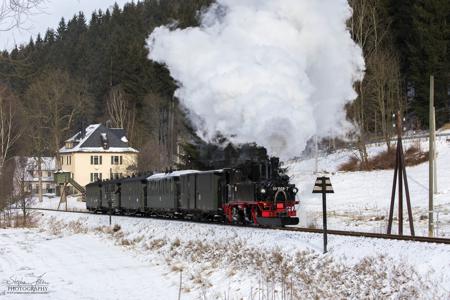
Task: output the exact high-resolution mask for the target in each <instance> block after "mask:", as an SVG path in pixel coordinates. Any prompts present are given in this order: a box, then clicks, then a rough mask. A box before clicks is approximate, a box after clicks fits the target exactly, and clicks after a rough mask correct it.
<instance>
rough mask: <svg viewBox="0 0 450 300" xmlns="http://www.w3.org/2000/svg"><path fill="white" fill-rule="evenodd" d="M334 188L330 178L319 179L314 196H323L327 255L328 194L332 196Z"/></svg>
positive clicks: (324, 234) (324, 236)
mask: <svg viewBox="0 0 450 300" xmlns="http://www.w3.org/2000/svg"><path fill="white" fill-rule="evenodd" d="M332 193H334V191H333V186H332V185H331V180H330V177H325V176H323V177H317V179H316V183H315V184H314V189H313V194H322V209H323V253H327V194H332Z"/></svg>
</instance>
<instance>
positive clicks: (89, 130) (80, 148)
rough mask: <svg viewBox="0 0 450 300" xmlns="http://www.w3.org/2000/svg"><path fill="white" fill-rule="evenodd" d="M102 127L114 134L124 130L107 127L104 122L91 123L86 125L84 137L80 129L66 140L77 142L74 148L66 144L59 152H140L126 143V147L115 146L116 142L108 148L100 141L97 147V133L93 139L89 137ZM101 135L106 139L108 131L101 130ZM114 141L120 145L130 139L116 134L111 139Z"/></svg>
mask: <svg viewBox="0 0 450 300" xmlns="http://www.w3.org/2000/svg"><path fill="white" fill-rule="evenodd" d="M100 127H101V128H103V129H101V130H110V131H111V130H112V132H113V133H112V134H113V135H114V134H115V135H117V134H118V133H119V131H120V130H123V129H118V128H108V129H107V128H106V127H104V126H102V124H92V125H89V126H88V127H86V130H85V134H84V137H83V138H81V131H79V132H77V133H76V134H75V135H74V136H72V137H71V138H70V139H68V140H66V142H73V143H76V144H75V145H73V147H72V148H67V147H66V146H65V145H64V147H62V148H61V149H60V150H59V152H60V153H71V152H133V153H138V152H139V151H138V150H136V149H134V148H132V147H128V146H126V145H124V147H114V144H113V145H112V147H108V149H104V148H103V147H102V145H101V144H100V143H99V144H98V147H97V145H96V143H97V142H95V141H96V139H95V135H94V136H93V139H90V140H89V138H90V137H91V136H92V135H93V134H94V133H95V132H96V131H97V130H98V129H99V128H100ZM123 133H124V132H123ZM100 136H101V137H103V139H106V137H107V133H106V132H100ZM88 140H89V141H88ZM87 141H88V142H87ZM93 141H94V142H93ZM113 141H116V142H115V144H118V145H120V144H121V143H125V144H127V143H128V140H127V139H126V137H125V136H122V138H120V136H119V137H117V138H116V136H114V140H111V142H113ZM117 141H119V142H117ZM86 142H87V143H86ZM99 142H100V141H99ZM85 144H86V145H85ZM118 145H116V146H118Z"/></svg>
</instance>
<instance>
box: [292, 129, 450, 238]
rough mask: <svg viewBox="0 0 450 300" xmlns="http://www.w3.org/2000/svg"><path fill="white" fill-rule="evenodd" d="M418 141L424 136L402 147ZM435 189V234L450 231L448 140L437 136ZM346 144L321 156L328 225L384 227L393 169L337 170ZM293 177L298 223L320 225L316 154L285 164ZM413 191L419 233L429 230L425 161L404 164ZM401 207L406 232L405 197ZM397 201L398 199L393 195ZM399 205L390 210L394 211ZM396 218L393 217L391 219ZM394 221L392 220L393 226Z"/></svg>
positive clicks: (364, 228) (366, 228) (424, 146)
mask: <svg viewBox="0 0 450 300" xmlns="http://www.w3.org/2000/svg"><path fill="white" fill-rule="evenodd" d="M412 144H413V145H415V146H417V145H420V147H421V148H422V149H423V150H424V151H427V149H428V143H427V142H426V141H424V140H422V141H421V142H420V141H415V140H408V141H405V142H404V146H405V148H407V147H409V146H410V145H412ZM382 150H385V146H383V145H379V146H372V147H369V148H368V152H369V155H374V154H376V153H379V152H380V151H382ZM437 151H438V155H437V178H438V182H437V185H438V194H437V195H435V198H434V206H435V209H434V211H435V214H434V218H435V222H436V226H435V227H436V235H438V236H447V237H448V236H450V142H448V141H447V140H446V138H441V139H439V140H438V143H437ZM356 154H357V153H353V152H352V151H349V150H341V151H338V152H336V153H333V154H330V155H327V156H322V157H319V161H318V166H319V167H318V169H319V171H320V172H321V173H328V175H329V176H330V177H331V182H332V184H333V187H334V191H335V193H334V194H329V195H328V196H327V210H328V219H329V228H333V229H346V230H355V231H369V232H383V233H384V232H386V228H387V216H388V211H389V205H390V198H391V191H392V179H393V175H394V172H393V170H383V171H372V172H338V168H339V166H340V165H342V164H343V163H344V162H346V161H347V160H348V159H349V158H350V157H351V156H352V155H356ZM287 166H288V167H289V175H290V176H291V178H292V181H293V182H294V183H295V184H296V185H297V186H298V187H299V189H300V193H299V200H300V202H301V204H300V205H299V207H298V215H299V217H300V226H310V227H318V228H320V227H322V200H321V195H320V194H312V193H311V192H312V189H313V185H314V182H315V179H316V177H317V174H314V169H315V159H307V160H301V161H296V162H290V163H288V164H287ZM406 172H407V175H408V183H409V188H410V194H411V203H412V210H413V220H414V226H415V231H416V234H417V235H428V229H427V228H428V219H427V214H428V174H429V171H428V163H423V164H420V165H418V166H414V167H408V168H406ZM403 203H404V204H403V207H404V214H403V215H404V222H405V223H404V226H403V227H404V233H406V234H408V233H409V225H408V223H407V222H408V221H407V220H408V218H407V216H408V214H407V210H406V202H405V200H404V202H403ZM396 204H397V200H396ZM397 215H398V213H397V205H396V206H395V211H394V216H397ZM394 220H395V221H396V218H395V219H394ZM397 226H398V224H397V223H395V222H394V226H393V232H394V233H395V232H396V230H397Z"/></svg>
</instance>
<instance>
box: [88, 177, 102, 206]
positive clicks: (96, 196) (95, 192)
mask: <svg viewBox="0 0 450 300" xmlns="http://www.w3.org/2000/svg"><path fill="white" fill-rule="evenodd" d="M102 198H103V195H102V182H101V181H96V182H92V183H89V184H88V185H86V208H87V210H89V211H100V210H101V208H102V205H101V203H102V201H101V200H102Z"/></svg>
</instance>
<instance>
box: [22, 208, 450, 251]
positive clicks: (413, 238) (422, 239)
mask: <svg viewBox="0 0 450 300" xmlns="http://www.w3.org/2000/svg"><path fill="white" fill-rule="evenodd" d="M28 209H29V210H35V211H53V212H64V213H75V214H89V215H92V213H91V212H88V211H77V210H68V211H65V210H57V209H50V208H28ZM103 215H104V216H108V215H105V214H103ZM112 216H113V217H115V218H117V217H127V218H130V217H131V218H152V219H159V220H171V221H181V222H192V223H208V222H204V221H193V220H182V219H167V218H159V217H146V216H121V215H112ZM209 224H210V223H209ZM212 224H215V225H223V226H234V227H249V226H245V225H234V224H224V223H212ZM255 228H259V229H266V230H267V229H269V230H282V231H293V232H307V233H323V230H322V229H316V228H301V227H283V228H268V227H255ZM327 234H329V235H340V236H353V237H364V238H374V239H385V240H397V241H410V242H422V243H436V244H447V245H450V238H448V239H447V238H435V237H426V236H409V235H395V234H382V233H372V232H359V231H345V230H327Z"/></svg>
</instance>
